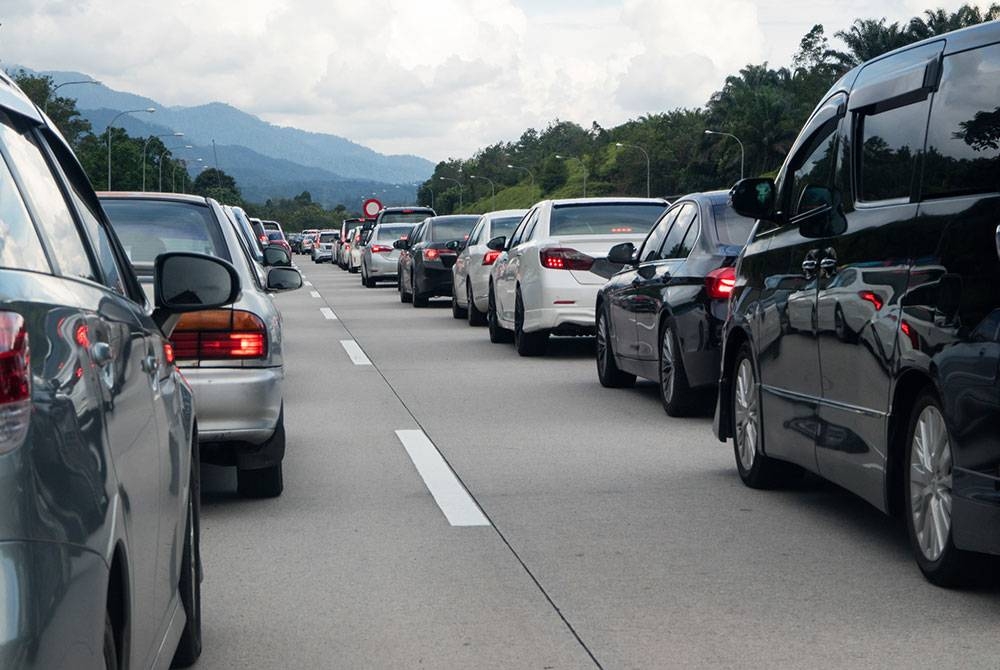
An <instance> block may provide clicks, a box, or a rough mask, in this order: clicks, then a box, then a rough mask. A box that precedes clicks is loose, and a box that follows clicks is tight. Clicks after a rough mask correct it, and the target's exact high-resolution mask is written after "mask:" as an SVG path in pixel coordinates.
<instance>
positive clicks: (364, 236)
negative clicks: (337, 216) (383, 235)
mask: <svg viewBox="0 0 1000 670" xmlns="http://www.w3.org/2000/svg"><path fill="white" fill-rule="evenodd" d="M428 216H437V213H436V212H435V211H434V210H433V209H431V208H430V207H383V208H382V209H381V210H380V211H379V213H378V215H377V216H376V217H375V218H374V219H365V220H363V221H362V222H361V241H362V243H363V244H367V242H368V236H369V235H370V234H371V231H372V230H373V229H374V228H375V226H379V225H382V224H385V223H408V224H410V226H411V227H412V226H415V225H416V224H418V223H420V222H421V221H423V220H424V219H426V218H427V217H428Z"/></svg>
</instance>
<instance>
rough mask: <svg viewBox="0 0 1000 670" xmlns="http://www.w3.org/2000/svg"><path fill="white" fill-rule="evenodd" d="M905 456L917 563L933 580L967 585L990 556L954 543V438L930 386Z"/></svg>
mask: <svg viewBox="0 0 1000 670" xmlns="http://www.w3.org/2000/svg"><path fill="white" fill-rule="evenodd" d="M905 456H906V460H905V461H904V462H903V470H904V473H905V474H904V480H903V500H904V505H905V516H906V531H907V534H908V535H909V538H910V546H911V547H912V549H913V555H914V557H915V558H916V561H917V565H918V566H919V567H920V571H921V572H922V573H923V574H924V577H926V578H927V580H928V581H930V582H931V583H933V584H936V585H938V586H944V587H953V586H964V585H966V584H968V583H970V581H971V577H972V576H973V575H977V574H979V573H981V572H983V571H981V570H977V569H975V565H974V564H975V563H976V562H977V561H986V560H987V558H986V557H984V556H980V555H978V554H974V553H971V552H967V551H962V550H961V549H958V548H957V547H956V546H955V543H954V541H953V532H952V531H953V529H954V524H953V523H952V515H951V510H952V488H951V482H952V472H953V471H952V465H953V462H954V461H953V458H952V449H951V438H950V436H949V434H948V428H947V426H946V425H945V421H944V413H943V411H942V409H941V403H940V402H939V401H938V399H937V396H936V395H935V394H934V393H933V392H932V391H930V390H926V391H924V392H923V393H921V394H920V396H918V398H917V401H916V403H915V404H914V406H913V410H912V412H911V413H910V422H909V425H908V430H907V432H906V453H905ZM928 463H929V464H930V466H931V472H927V471H926V470H927V465H928ZM925 521H926V523H924V522H925ZM941 538H943V540H942V539H941Z"/></svg>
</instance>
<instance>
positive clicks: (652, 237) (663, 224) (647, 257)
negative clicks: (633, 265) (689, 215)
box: [639, 205, 684, 263]
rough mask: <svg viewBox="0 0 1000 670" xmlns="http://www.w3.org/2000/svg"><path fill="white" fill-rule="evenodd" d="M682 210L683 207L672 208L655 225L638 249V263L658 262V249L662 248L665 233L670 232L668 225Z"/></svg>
mask: <svg viewBox="0 0 1000 670" xmlns="http://www.w3.org/2000/svg"><path fill="white" fill-rule="evenodd" d="M682 209H684V205H680V206H678V207H674V208H673V209H671V210H668V211H667V212H666V213H665V214H664V215H663V218H661V219H660V222H659V223H658V224H656V227H655V228H653V230H652V232H651V233H650V234H649V237H647V238H646V241H645V242H643V244H642V248H641V249H639V262H640V263H647V262H649V261H658V260H660V247H662V246H663V238H665V237H666V236H667V231H669V230H670V224H672V223H673V222H674V221H675V220H676V219H677V215H678V214H680V211H681V210H682Z"/></svg>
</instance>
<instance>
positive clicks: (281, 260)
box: [264, 245, 292, 267]
mask: <svg viewBox="0 0 1000 670" xmlns="http://www.w3.org/2000/svg"><path fill="white" fill-rule="evenodd" d="M291 264H292V257H291V256H290V255H289V253H288V251H286V250H285V248H284V247H279V246H277V245H270V246H267V247H264V265H265V266H267V267H290V266H291Z"/></svg>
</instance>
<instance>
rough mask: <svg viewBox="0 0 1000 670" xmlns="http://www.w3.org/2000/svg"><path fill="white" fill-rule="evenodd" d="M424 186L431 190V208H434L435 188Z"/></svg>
mask: <svg viewBox="0 0 1000 670" xmlns="http://www.w3.org/2000/svg"><path fill="white" fill-rule="evenodd" d="M424 188H426V189H427V190H428V191H430V194H431V209H434V189H432V188H431V187H430V186H424Z"/></svg>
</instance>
